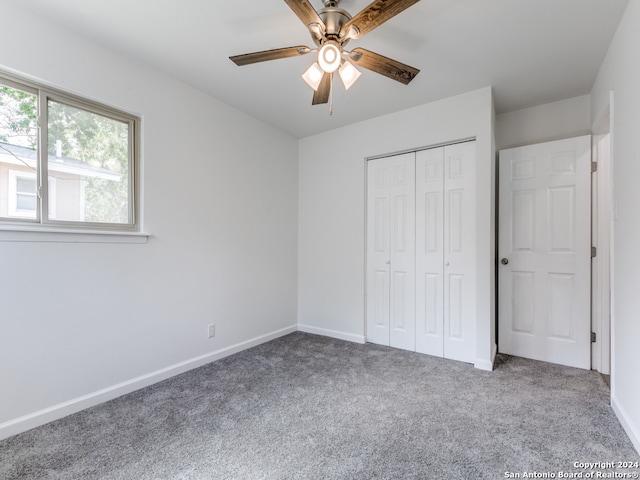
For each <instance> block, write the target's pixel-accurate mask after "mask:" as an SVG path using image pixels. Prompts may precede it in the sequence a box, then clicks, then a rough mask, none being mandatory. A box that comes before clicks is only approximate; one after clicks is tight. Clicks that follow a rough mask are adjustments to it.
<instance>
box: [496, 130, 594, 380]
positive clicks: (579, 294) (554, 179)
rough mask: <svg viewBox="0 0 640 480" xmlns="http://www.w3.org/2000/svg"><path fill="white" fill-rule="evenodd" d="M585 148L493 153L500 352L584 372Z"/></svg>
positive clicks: (580, 143) (568, 145) (556, 145)
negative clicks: (497, 211)
mask: <svg viewBox="0 0 640 480" xmlns="http://www.w3.org/2000/svg"><path fill="white" fill-rule="evenodd" d="M590 143H591V142H590V137H589V136H585V137H578V138H572V139H567V140H559V141H554V142H548V143H542V144H538V145H530V146H526V147H519V148H513V149H509V150H503V151H501V152H500V215H499V225H500V229H499V231H500V233H499V245H500V247H499V255H500V259H501V263H500V265H499V267H498V268H499V276H498V278H499V311H498V317H499V331H498V334H499V350H500V352H503V353H508V354H512V355H517V356H521V357H527V358H533V359H536V360H543V361H547V362H553V363H559V364H563V365H570V366H574V367H580V368H586V369H588V368H590V366H591V357H590V346H591V343H590V331H591V328H590V324H591V320H590V313H589V305H590V260H591V259H590V247H591V233H590V232H591V227H590V221H591V216H590V186H591V183H590V182H591V175H590V173H591V169H590V165H591V156H590V148H591V147H590Z"/></svg>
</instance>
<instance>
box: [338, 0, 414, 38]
mask: <svg viewBox="0 0 640 480" xmlns="http://www.w3.org/2000/svg"><path fill="white" fill-rule="evenodd" d="M419 1H420V0H374V1H373V2H372V3H371V4H370V5H369V6H368V7H366V8H365V9H364V10H362V11H361V12H360V13H358V14H357V15H356V16H355V17H353V18H352V19H351V20H349V21H348V22H347V23H345V24H344V26H343V27H342V29H341V30H340V36H344V35H346V34H347V33H349V30H350V29H351V27H352V26H355V27H356V28H357V31H352V32H351V33H350V37H351V38H360V37H362V36H364V35H366V34H367V33H369V32H370V31H371V30H373V29H374V28H376V27H378V26H380V25H382V24H383V23H384V22H386V21H387V20H389V19H390V18H393V17H395V16H396V15H398V14H399V13H400V12H403V11H404V10H406V9H407V8H409V7H410V6H412V5H413V4H415V3H418V2H419Z"/></svg>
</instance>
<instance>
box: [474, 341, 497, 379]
mask: <svg viewBox="0 0 640 480" xmlns="http://www.w3.org/2000/svg"><path fill="white" fill-rule="evenodd" d="M497 353H498V346H497V345H496V344H495V343H494V344H493V345H491V358H489V360H485V359H478V358H476V361H475V362H473V366H474V367H475V368H477V369H478V370H486V371H487V372H491V371H493V365H494V364H495V361H496V355H497Z"/></svg>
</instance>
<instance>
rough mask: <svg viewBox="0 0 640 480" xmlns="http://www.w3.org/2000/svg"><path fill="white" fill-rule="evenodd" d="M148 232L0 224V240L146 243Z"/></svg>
mask: <svg viewBox="0 0 640 480" xmlns="http://www.w3.org/2000/svg"><path fill="white" fill-rule="evenodd" d="M149 236H150V235H149V234H148V233H141V232H114V231H107V230H105V231H102V230H77V231H76V230H62V229H56V228H37V229H36V228H29V227H16V226H0V242H49V243H138V244H140V243H147V241H148V240H149Z"/></svg>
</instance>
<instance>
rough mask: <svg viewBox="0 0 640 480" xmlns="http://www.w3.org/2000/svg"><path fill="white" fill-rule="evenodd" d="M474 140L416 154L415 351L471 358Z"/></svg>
mask: <svg viewBox="0 0 640 480" xmlns="http://www.w3.org/2000/svg"><path fill="white" fill-rule="evenodd" d="M475 151H476V144H475V142H466V143H459V144H455V145H447V146H445V147H439V148H434V149H429V150H423V151H419V152H417V154H416V350H417V351H419V352H422V353H428V354H430V355H437V356H443V357H445V358H450V359H453V360H460V361H464V362H473V361H474V360H475V305H476V288H475V282H476V278H475V262H476V248H475V231H476V220H475V164H476V155H475Z"/></svg>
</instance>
